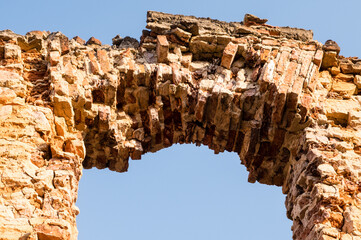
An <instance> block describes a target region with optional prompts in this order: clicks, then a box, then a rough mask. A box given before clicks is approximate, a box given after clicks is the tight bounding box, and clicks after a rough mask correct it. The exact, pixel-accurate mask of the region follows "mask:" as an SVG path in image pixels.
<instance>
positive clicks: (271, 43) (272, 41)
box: [262, 39, 280, 46]
mask: <svg viewBox="0 0 361 240" xmlns="http://www.w3.org/2000/svg"><path fill="white" fill-rule="evenodd" d="M262 45H267V46H279V45H280V43H279V41H277V40H276V39H264V40H262Z"/></svg>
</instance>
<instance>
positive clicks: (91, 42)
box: [86, 37, 102, 46]
mask: <svg viewBox="0 0 361 240" xmlns="http://www.w3.org/2000/svg"><path fill="white" fill-rule="evenodd" d="M86 45H99V46H101V45H102V42H101V41H100V40H99V39H96V38H95V37H91V38H89V40H88V41H87V42H86Z"/></svg>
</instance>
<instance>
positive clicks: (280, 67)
mask: <svg viewBox="0 0 361 240" xmlns="http://www.w3.org/2000/svg"><path fill="white" fill-rule="evenodd" d="M289 56H290V52H289V51H283V52H281V56H280V59H279V60H278V62H277V68H276V70H277V72H279V73H283V72H284V71H285V69H286V65H287V63H288V59H289Z"/></svg>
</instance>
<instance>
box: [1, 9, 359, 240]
mask: <svg viewBox="0 0 361 240" xmlns="http://www.w3.org/2000/svg"><path fill="white" fill-rule="evenodd" d="M266 21H267V20H265V19H259V18H257V17H255V16H252V15H246V16H245V18H244V21H243V22H242V23H237V22H232V23H226V22H221V21H217V20H211V19H205V18H195V17H186V16H181V15H171V14H164V13H158V12H151V11H150V12H148V15H147V28H148V29H149V31H143V35H142V37H141V42H140V45H139V43H138V42H137V41H136V40H134V39H131V38H124V39H122V38H120V37H116V38H114V39H113V46H107V45H102V44H101V43H100V41H99V40H97V39H95V38H91V39H89V41H88V42H87V43H86V44H85V42H84V41H83V40H82V39H80V38H79V37H75V38H73V39H72V40H69V39H68V38H67V37H65V36H64V35H62V34H61V33H59V32H57V33H51V34H49V33H47V32H39V31H33V32H29V33H27V34H26V35H25V36H21V35H17V34H14V33H12V32H11V31H2V32H1V33H0V39H1V42H0V57H1V64H2V66H3V68H2V69H1V70H0V71H1V72H0V80H1V81H0V83H1V86H0V87H1V88H0V90H1V97H0V104H2V105H1V109H0V112H1V113H2V117H1V118H2V119H3V123H2V125H1V131H2V132H3V134H4V136H5V137H4V138H3V139H2V142H1V145H0V147H2V148H3V149H9V148H10V147H16V151H15V152H13V151H6V152H7V154H5V155H4V156H2V160H1V165H0V166H2V168H3V169H4V170H3V173H2V175H1V180H2V185H1V189H2V190H1V192H3V193H6V194H10V193H11V194H13V195H10V197H6V196H5V195H4V196H5V197H3V198H1V200H2V201H3V202H4V205H3V207H2V210H1V211H2V212H4V217H2V218H0V220H1V221H2V223H3V224H2V225H3V226H5V227H3V228H0V233H2V235H3V236H5V237H3V238H4V239H20V238H22V239H24V238H25V239H39V240H41V239H76V237H77V230H76V223H75V216H76V215H77V214H78V213H79V211H78V209H77V208H76V206H75V202H76V198H77V188H78V181H79V179H80V176H81V171H82V167H84V168H92V167H97V168H109V169H111V170H114V171H118V172H124V171H126V170H127V168H128V160H129V158H132V159H140V158H141V156H142V155H143V154H145V153H147V152H155V151H158V150H160V149H163V148H166V147H170V146H172V144H175V143H193V144H197V145H206V146H208V147H209V148H210V149H212V150H214V152H215V153H219V152H223V151H230V152H236V153H238V155H239V157H240V160H241V162H242V164H244V165H245V166H246V167H247V170H248V171H249V181H250V182H255V181H259V182H260V183H264V184H270V185H277V186H282V190H283V192H284V194H287V198H286V208H287V217H288V218H290V219H291V220H293V234H294V239H351V238H353V239H357V238H358V236H360V235H361V233H360V232H361V229H360V224H359V223H360V222H361V220H360V216H361V214H359V210H358V207H359V205H360V200H359V199H360V197H361V196H360V194H359V189H360V185H359V180H358V179H359V167H358V166H359V159H360V157H359V153H360V151H359V149H360V146H361V141H360V137H359V134H358V131H357V130H358V128H359V119H360V114H359V109H360V102H359V100H360V98H359V96H358V89H359V88H361V85H360V83H359V80H360V78H361V76H360V75H359V74H360V73H361V67H360V64H359V60H358V59H356V58H343V57H342V56H338V53H339V51H340V49H339V47H338V46H337V44H336V43H335V42H333V41H327V42H326V44H325V45H322V44H320V43H319V42H317V41H315V40H313V39H312V32H311V31H307V30H303V29H296V28H289V27H272V26H269V25H266V24H265V22H266ZM4 152H5V150H4ZM12 160H13V161H12ZM11 196H16V197H17V198H19V199H20V200H16V201H15V197H11ZM0 216H1V215H0Z"/></svg>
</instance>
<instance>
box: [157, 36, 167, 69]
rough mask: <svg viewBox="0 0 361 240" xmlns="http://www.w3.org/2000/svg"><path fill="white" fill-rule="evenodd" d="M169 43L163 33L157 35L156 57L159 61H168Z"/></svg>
mask: <svg viewBox="0 0 361 240" xmlns="http://www.w3.org/2000/svg"><path fill="white" fill-rule="evenodd" d="M168 53H169V43H168V40H167V37H166V36H164V35H158V36H157V57H158V62H159V63H166V62H167V61H168Z"/></svg>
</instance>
